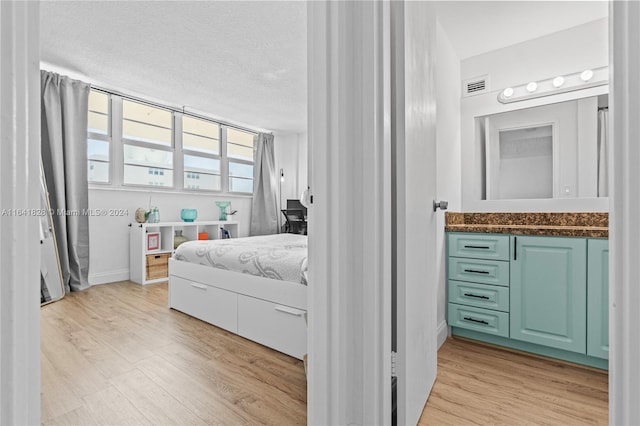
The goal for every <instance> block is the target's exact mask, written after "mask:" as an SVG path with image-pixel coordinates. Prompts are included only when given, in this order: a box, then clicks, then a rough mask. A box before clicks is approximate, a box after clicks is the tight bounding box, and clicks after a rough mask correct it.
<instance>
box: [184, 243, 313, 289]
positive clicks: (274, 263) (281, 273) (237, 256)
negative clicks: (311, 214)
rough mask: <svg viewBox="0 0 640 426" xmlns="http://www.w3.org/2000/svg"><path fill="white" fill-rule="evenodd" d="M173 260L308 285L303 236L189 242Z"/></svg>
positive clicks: (305, 244)
mask: <svg viewBox="0 0 640 426" xmlns="http://www.w3.org/2000/svg"><path fill="white" fill-rule="evenodd" d="M174 257H175V259H177V260H182V261H185V262H190V263H197V264H199V265H207V266H212V267H214V268H220V269H227V270H231V271H237V272H242V273H244V274H251V275H257V276H261V277H266V278H271V279H274V280H282V281H290V282H294V283H300V284H304V285H306V284H307V279H306V276H307V236H306V235H298V234H276V235H263V236H259V237H246V238H230V239H226V240H207V241H204V240H201V241H188V242H186V243H182V244H180V246H179V247H178V249H177V250H176V253H175V255H174Z"/></svg>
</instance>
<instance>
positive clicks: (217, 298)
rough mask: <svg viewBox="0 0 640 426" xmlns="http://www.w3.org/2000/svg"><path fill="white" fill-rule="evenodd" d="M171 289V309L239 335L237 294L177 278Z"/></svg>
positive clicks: (172, 278) (173, 279)
mask: <svg viewBox="0 0 640 426" xmlns="http://www.w3.org/2000/svg"><path fill="white" fill-rule="evenodd" d="M169 288H170V291H169V307H171V308H173V309H176V310H178V311H181V312H184V313H185V314H188V315H191V316H193V317H196V318H198V319H201V320H203V321H206V322H208V323H209V324H213V325H216V326H218V327H220V328H224V329H225V330H229V331H231V332H233V333H237V331H238V295H237V294H236V293H233V292H230V291H226V290H221V289H219V288H216V287H212V286H209V285H206V284H201V283H198V282H194V281H189V280H185V279H183V278H179V277H175V276H174V277H171V285H170V287H169Z"/></svg>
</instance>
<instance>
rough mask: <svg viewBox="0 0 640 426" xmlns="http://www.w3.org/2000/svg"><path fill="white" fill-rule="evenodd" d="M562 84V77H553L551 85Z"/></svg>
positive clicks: (558, 85)
mask: <svg viewBox="0 0 640 426" xmlns="http://www.w3.org/2000/svg"><path fill="white" fill-rule="evenodd" d="M563 84H564V77H556V78H554V79H553V87H560V86H562V85H563Z"/></svg>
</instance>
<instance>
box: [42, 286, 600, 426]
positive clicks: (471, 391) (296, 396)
mask: <svg viewBox="0 0 640 426" xmlns="http://www.w3.org/2000/svg"><path fill="white" fill-rule="evenodd" d="M41 312H42V315H41V317H42V421H43V424H45V425H54V424H58V425H91V424H108V425H144V424H152V425H170V424H180V425H186V424H223V425H227V424H231V425H236V424H257V423H268V424H278V425H289V424H304V423H306V380H305V377H304V368H303V365H302V362H300V361H298V360H296V359H293V358H290V357H288V356H286V355H283V354H281V353H279V352H276V351H272V350H270V349H267V348H265V347H263V346H261V345H258V344H256V343H253V342H250V341H248V340H245V339H243V338H241V337H238V336H235V335H233V334H231V333H228V332H226V331H224V330H221V329H219V328H216V327H213V326H211V325H209V324H205V323H204V322H201V321H199V320H197V319H194V318H191V317H189V316H187V315H184V314H181V313H179V312H177V311H174V310H170V309H168V308H167V286H166V284H155V285H148V286H139V285H137V284H133V283H129V282H123V283H117V284H108V285H101V286H95V287H91V288H90V289H89V290H86V291H84V292H80V293H71V294H69V295H67V296H66V297H65V298H64V299H63V300H61V301H59V302H55V303H52V304H50V305H47V306H44V307H43V308H42V310H41ZM607 399H608V394H607V375H606V373H602V372H599V371H595V370H592V369H587V368H581V367H576V366H572V365H569V364H565V363H561V362H554V361H551V360H548V359H540V358H536V357H533V356H528V355H523V354H519V353H513V352H509V351H505V350H501V349H497V348H495V347H487V346H484V345H479V344H476V343H473V342H469V341H465V340H460V339H449V340H448V341H447V342H446V343H445V344H444V345H443V346H442V348H441V349H440V351H439V352H438V377H437V380H436V383H435V385H434V388H433V391H432V393H431V396H430V398H429V401H428V402H427V406H426V407H425V409H424V411H423V414H422V418H421V419H420V425H528V424H531V425H563V426H564V425H590V424H596V425H597V424H603V425H604V424H607V420H608V419H607V416H608V411H607Z"/></svg>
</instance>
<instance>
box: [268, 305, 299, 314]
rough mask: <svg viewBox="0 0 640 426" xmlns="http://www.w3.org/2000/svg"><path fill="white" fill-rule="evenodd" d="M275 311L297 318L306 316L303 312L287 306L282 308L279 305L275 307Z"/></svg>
mask: <svg viewBox="0 0 640 426" xmlns="http://www.w3.org/2000/svg"><path fill="white" fill-rule="evenodd" d="M275 310H276V311H278V312H283V313H285V314H289V315H295V316H297V317H301V316H303V315H304V314H305V312H304V311H301V310H299V309H293V308H289V307H287V306H280V305H277V306H276V307H275Z"/></svg>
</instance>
